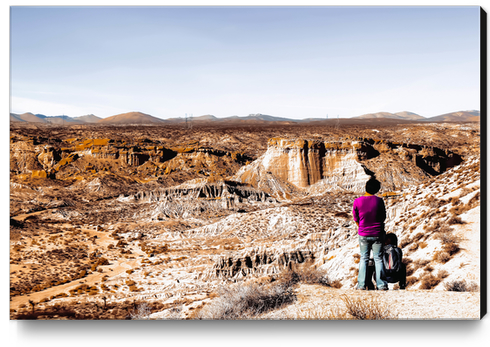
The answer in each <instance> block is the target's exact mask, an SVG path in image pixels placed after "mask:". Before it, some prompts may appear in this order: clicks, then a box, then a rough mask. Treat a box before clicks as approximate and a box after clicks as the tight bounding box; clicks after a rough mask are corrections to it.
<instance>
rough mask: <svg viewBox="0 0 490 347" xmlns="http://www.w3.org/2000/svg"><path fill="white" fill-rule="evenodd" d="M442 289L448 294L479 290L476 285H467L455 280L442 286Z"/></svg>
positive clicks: (463, 281) (464, 282) (462, 281)
mask: <svg viewBox="0 0 490 347" xmlns="http://www.w3.org/2000/svg"><path fill="white" fill-rule="evenodd" d="M444 289H446V290H447V291H450V292H478V291H479V290H480V288H479V287H478V285H477V284H476V283H467V282H466V281H465V280H455V281H451V282H447V283H445V284H444Z"/></svg>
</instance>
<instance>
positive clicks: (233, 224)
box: [10, 119, 480, 319]
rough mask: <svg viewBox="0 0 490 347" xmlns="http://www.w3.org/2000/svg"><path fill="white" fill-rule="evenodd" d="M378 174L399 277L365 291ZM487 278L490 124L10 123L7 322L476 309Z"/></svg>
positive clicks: (425, 314) (422, 314)
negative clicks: (369, 194) (359, 284)
mask: <svg viewBox="0 0 490 347" xmlns="http://www.w3.org/2000/svg"><path fill="white" fill-rule="evenodd" d="M371 175H374V176H375V177H376V178H377V179H378V180H380V181H381V183H382V190H381V191H380V193H379V195H380V196H382V197H383V198H384V200H385V204H386V206H387V210H388V218H387V221H386V229H387V231H388V232H394V233H396V235H397V236H398V239H399V246H400V247H401V248H402V250H403V253H404V259H405V260H404V261H405V263H406V264H407V271H408V284H409V285H408V287H407V289H406V290H404V291H403V290H397V289H398V288H397V285H390V291H388V292H376V291H366V292H360V291H355V290H354V289H353V288H354V286H355V284H356V276H357V271H358V270H357V268H358V261H359V250H358V241H357V230H356V225H355V223H354V222H353V220H352V215H351V209H352V203H353V201H354V199H355V198H356V197H357V196H359V195H362V194H363V193H364V184H365V182H366V181H367V179H369V177H370V176H371ZM479 286H480V123H479V122H452V123H449V122H446V123H444V122H433V123H430V122H417V120H411V121H402V120H400V121H399V120H396V119H390V120H389V121H388V120H386V119H368V120H367V121H366V122H362V121H359V122H351V123H339V122H337V123H335V122H330V123H328V122H324V123H318V124H313V123H311V124H306V123H305V124H283V123H280V124H279V123H278V124H270V125H269V124H267V123H257V124H255V123H253V122H250V123H246V124H238V125H233V126H231V125H227V124H221V125H205V124H203V125H199V126H198V125H197V123H196V124H195V125H194V126H193V127H189V126H187V125H186V124H153V125H111V124H107V125H105V124H68V125H66V124H64V126H63V125H58V124H33V123H24V122H16V123H14V122H12V123H11V126H10V317H11V319H220V318H225V319H227V318H228V319H235V318H237V319H240V318H242V319H354V318H359V317H358V316H356V315H355V314H352V313H347V312H348V309H349V307H351V306H352V305H351V304H352V303H353V302H354V303H356V302H357V303H360V302H372V303H373V305H375V306H376V305H377V306H376V307H381V308H383V309H384V311H383V312H384V315H380V316H376V317H377V318H381V319H478V318H479V317H480V292H479V290H480V288H479ZM250 289H251V290H252V291H253V292H254V293H265V294H264V295H265V296H263V297H262V298H259V299H258V300H259V303H260V304H259V305H258V306H257V307H255V308H254V309H253V310H250V309H249V310H248V311H247V310H246V309H245V310H244V311H243V312H242V313H240V314H237V315H235V316H233V314H230V313H229V312H228V311H229V310H228V311H227V312H226V313H224V311H226V310H224V309H222V307H223V306H226V305H232V306H235V307H238V306H239V304H241V303H237V302H235V301H233V300H237V297H240V295H242V294H243V293H245V292H247V290H249V291H250ZM273 292H274V293H276V294H274V295H276V296H274V295H273V294H271V293H273ZM240 293H242V294H240ZM257 295H258V294H257ZM243 297H245V296H243V295H242V298H243ZM264 297H266V299H264ZM267 298H268V299H267ZM271 298H272V299H273V300H272V299H271ZM271 300H272V301H274V302H272V301H271ZM242 302H243V300H242ZM220 305H221V306H220ZM251 306H253V305H252V304H251ZM220 307H221V308H220ZM220 310H221V311H220ZM252 311H253V312H252ZM372 317H373V316H369V317H368V319H369V318H372Z"/></svg>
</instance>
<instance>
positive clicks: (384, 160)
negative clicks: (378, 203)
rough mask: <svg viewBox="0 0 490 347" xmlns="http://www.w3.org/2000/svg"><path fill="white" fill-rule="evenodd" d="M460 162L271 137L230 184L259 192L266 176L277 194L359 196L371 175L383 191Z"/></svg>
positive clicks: (380, 144) (370, 145)
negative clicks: (329, 192) (330, 192)
mask: <svg viewBox="0 0 490 347" xmlns="http://www.w3.org/2000/svg"><path fill="white" fill-rule="evenodd" d="M461 161H462V158H461V157H460V156H458V155H457V154H455V153H452V152H450V151H444V150H440V149H438V148H435V147H425V146H418V145H411V144H401V143H389V142H384V141H376V140H372V139H358V140H354V141H353V140H348V141H344V142H323V141H319V140H301V139H299V140H298V139H297V140H289V139H280V138H273V139H270V140H269V144H268V149H267V152H266V153H265V154H264V155H263V156H261V157H260V158H259V159H257V161H256V162H254V163H252V164H250V165H248V166H245V167H242V168H241V169H240V170H239V171H238V172H237V174H236V175H235V176H234V179H235V180H237V181H238V182H243V183H247V184H250V185H252V186H255V187H259V188H261V189H264V186H267V180H265V179H264V178H266V177H267V175H270V176H271V175H272V176H274V179H276V180H277V181H279V182H281V184H279V186H280V187H279V192H280V193H282V192H283V191H289V192H291V191H293V190H294V188H291V187H288V188H287V189H284V187H285V186H286V185H287V183H289V184H292V185H294V187H296V188H299V189H300V190H301V189H302V190H304V189H305V188H307V189H308V191H309V192H310V193H312V192H313V193H314V192H315V191H325V190H348V191H354V192H363V191H364V185H365V182H366V181H367V180H368V179H369V178H370V177H371V176H375V177H376V178H378V179H379V180H380V181H381V182H382V183H385V184H384V190H385V191H388V190H396V189H400V188H402V187H404V186H406V185H408V184H412V183H420V181H422V180H423V179H425V178H427V177H429V176H435V175H438V174H441V173H443V172H444V171H445V170H446V169H448V168H450V167H453V166H455V165H458V164H459V163H461ZM269 180H272V177H269ZM414 180H415V182H414ZM272 185H274V184H272ZM276 185H277V184H276ZM269 190H271V189H269ZM276 195H279V196H280V195H281V194H276ZM282 195H284V194H282Z"/></svg>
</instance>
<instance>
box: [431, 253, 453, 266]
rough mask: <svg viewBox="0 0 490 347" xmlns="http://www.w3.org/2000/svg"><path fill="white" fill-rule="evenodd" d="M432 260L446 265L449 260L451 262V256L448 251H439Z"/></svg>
mask: <svg viewBox="0 0 490 347" xmlns="http://www.w3.org/2000/svg"><path fill="white" fill-rule="evenodd" d="M432 259H433V260H435V261H437V262H439V263H442V264H445V263H447V262H448V261H449V260H451V254H449V253H448V252H446V251H437V252H435V253H434V255H433V256H432Z"/></svg>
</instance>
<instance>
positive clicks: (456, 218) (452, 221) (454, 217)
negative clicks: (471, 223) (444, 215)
mask: <svg viewBox="0 0 490 347" xmlns="http://www.w3.org/2000/svg"><path fill="white" fill-rule="evenodd" d="M447 223H448V224H449V225H453V224H465V222H464V221H463V220H462V219H461V217H459V216H457V215H452V216H451V217H450V218H449V219H448V220H447Z"/></svg>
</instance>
